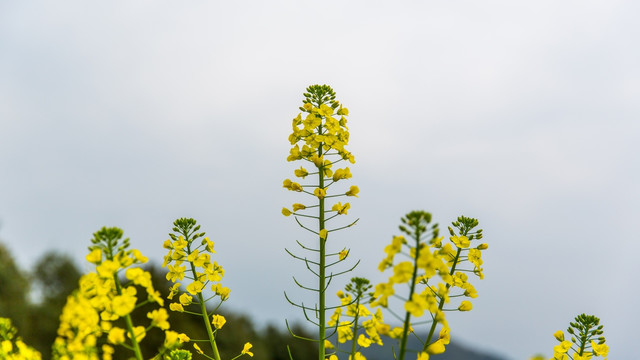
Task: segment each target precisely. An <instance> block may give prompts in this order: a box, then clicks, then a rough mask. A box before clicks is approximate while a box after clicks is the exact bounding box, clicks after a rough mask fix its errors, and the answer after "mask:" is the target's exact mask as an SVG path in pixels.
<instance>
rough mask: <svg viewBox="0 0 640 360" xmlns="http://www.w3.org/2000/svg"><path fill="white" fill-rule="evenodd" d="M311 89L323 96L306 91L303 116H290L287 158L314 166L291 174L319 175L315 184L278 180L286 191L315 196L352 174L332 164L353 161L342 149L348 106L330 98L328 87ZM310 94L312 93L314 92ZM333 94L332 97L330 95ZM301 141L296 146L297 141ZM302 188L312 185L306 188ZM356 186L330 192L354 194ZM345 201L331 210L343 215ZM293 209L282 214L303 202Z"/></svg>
mask: <svg viewBox="0 0 640 360" xmlns="http://www.w3.org/2000/svg"><path fill="white" fill-rule="evenodd" d="M311 88H313V90H314V91H316V92H318V93H320V94H326V95H325V96H324V97H323V96H319V99H316V102H315V103H314V99H313V97H312V96H311V95H310V94H305V95H308V97H307V99H305V100H304V106H302V107H301V108H300V110H302V111H303V112H304V113H306V116H305V117H304V118H303V117H302V113H300V114H298V116H296V117H295V118H294V119H293V122H292V128H293V132H292V133H291V135H289V142H290V143H291V145H293V147H292V148H291V150H290V151H289V156H288V157H287V161H296V160H304V161H306V162H308V163H309V165H311V166H313V167H315V170H314V171H312V172H310V171H309V170H307V169H305V168H304V167H303V166H301V167H300V168H299V169H296V170H295V171H294V175H295V176H296V177H298V178H301V179H304V178H306V177H307V176H309V175H318V176H319V178H321V181H320V183H319V184H314V185H301V184H300V183H298V182H295V181H292V180H291V179H286V180H284V182H283V183H282V186H283V187H284V188H285V189H288V190H290V191H297V192H305V193H307V194H310V195H313V196H315V197H316V198H318V199H325V198H327V197H328V195H327V189H328V188H329V186H331V185H332V184H333V183H336V182H338V181H340V180H347V179H350V178H351V177H352V175H351V170H350V169H349V167H344V168H338V169H335V170H334V169H333V166H334V165H335V164H336V163H338V162H340V161H343V160H346V161H349V162H350V163H352V164H353V163H355V159H354V157H353V155H352V154H351V153H350V152H349V151H347V150H346V146H347V144H348V142H349V130H348V128H347V118H346V116H347V115H349V110H347V108H344V107H342V105H341V104H340V103H339V102H338V101H336V100H335V99H334V97H335V95H331V94H332V90H331V89H330V88H329V87H326V88H324V87H322V86H317V85H316V86H313V87H311ZM314 95H316V93H315V92H314ZM332 96H333V97H332ZM298 143H302V144H301V145H302V146H300V144H298ZM305 188H313V189H312V190H310V191H307V190H305ZM359 191H360V190H359V189H358V187H357V186H351V187H350V188H349V190H347V191H346V192H343V193H342V194H339V195H333V196H343V195H346V196H356V197H357V196H358V193H359ZM350 206H351V205H350V204H349V203H345V204H342V203H340V202H338V203H336V204H333V205H332V207H331V211H332V212H335V215H346V214H347V210H348V209H349V208H350ZM292 208H293V209H289V208H283V209H282V214H283V215H285V216H290V215H291V214H296V213H298V212H299V211H300V210H304V209H306V208H307V206H305V205H303V204H298V203H296V204H293V205H292Z"/></svg>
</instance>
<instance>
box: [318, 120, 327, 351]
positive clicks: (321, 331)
mask: <svg viewBox="0 0 640 360" xmlns="http://www.w3.org/2000/svg"><path fill="white" fill-rule="evenodd" d="M318 133H322V125H320V126H319V127H318ZM318 156H322V143H321V144H320V146H319V147H318ZM318 169H319V171H318V187H319V188H320V189H323V188H324V165H320V166H319V167H318ZM318 200H319V204H318V213H319V217H318V233H319V232H320V231H322V230H323V229H324V222H325V220H324V198H322V199H318ZM319 239H320V265H319V269H318V270H319V273H320V276H319V277H318V278H319V279H318V303H319V304H320V308H319V311H320V314H319V319H318V321H319V324H320V326H319V327H318V340H319V341H318V360H324V356H325V348H324V339H325V336H326V333H325V330H326V313H325V312H326V304H325V287H326V285H325V282H326V275H325V256H326V249H325V245H326V239H322V238H319Z"/></svg>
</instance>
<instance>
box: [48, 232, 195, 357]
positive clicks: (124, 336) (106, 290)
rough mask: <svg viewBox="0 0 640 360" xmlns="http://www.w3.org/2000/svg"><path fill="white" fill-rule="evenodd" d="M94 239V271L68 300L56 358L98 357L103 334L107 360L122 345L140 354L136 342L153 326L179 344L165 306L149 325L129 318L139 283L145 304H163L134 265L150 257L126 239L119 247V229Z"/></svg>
mask: <svg viewBox="0 0 640 360" xmlns="http://www.w3.org/2000/svg"><path fill="white" fill-rule="evenodd" d="M94 236H95V238H94V240H92V242H93V243H94V244H95V245H94V246H92V247H91V248H90V253H89V254H88V255H87V256H86V259H87V261H89V262H90V263H92V264H94V265H95V266H96V268H95V271H94V272H90V273H88V274H86V275H83V276H82V277H81V278H80V281H79V289H78V290H77V291H76V292H74V293H73V294H72V295H71V296H69V298H68V299H67V303H66V305H65V306H64V308H63V312H62V315H61V317H60V327H59V328H58V338H57V339H56V342H55V345H54V354H55V358H58V359H63V360H66V359H77V358H80V359H82V358H86V359H97V358H98V355H97V352H98V351H97V349H96V344H97V343H98V342H99V341H98V339H99V338H101V337H102V336H106V344H105V345H103V346H102V351H101V353H102V358H103V359H105V360H109V359H111V354H113V352H114V351H113V347H112V345H123V346H125V347H127V348H130V349H133V350H134V352H136V355H139V354H138V352H139V351H140V350H139V347H138V345H137V344H138V343H139V342H140V341H141V340H142V339H143V338H144V337H145V336H146V333H147V331H148V330H149V329H151V328H153V327H157V328H159V329H161V330H164V331H165V334H166V336H167V344H168V345H170V346H171V347H176V345H177V343H180V341H174V340H171V339H170V338H171V336H172V332H168V331H167V330H168V329H169V327H170V325H169V322H168V318H169V315H168V313H167V311H166V310H165V309H164V308H159V309H156V310H152V311H150V312H148V313H147V317H148V318H149V319H150V325H149V326H148V327H144V326H134V325H133V324H132V323H131V317H130V314H131V312H132V311H133V310H134V309H135V308H136V306H137V305H138V304H139V301H138V294H137V290H136V287H135V285H137V286H140V287H142V288H143V289H145V292H146V293H147V299H145V300H143V301H144V302H150V303H157V304H158V305H160V306H163V305H164V300H163V299H162V297H161V295H160V293H159V292H158V291H156V290H155V289H154V288H153V284H152V282H151V274H150V273H149V272H147V271H145V270H143V269H141V268H140V267H136V266H133V265H137V264H143V263H146V262H147V261H148V259H147V258H146V257H145V256H143V255H142V254H141V253H140V251H139V250H136V249H134V250H127V247H128V239H126V240H125V241H124V243H123V244H120V243H119V240H120V237H121V236H122V230H120V229H117V228H103V229H102V230H100V231H99V232H97V233H96V234H94ZM123 273H124V276H125V278H126V279H127V282H126V283H121V279H120V277H119V276H120V275H122V274H123ZM120 318H125V320H126V323H127V328H126V329H125V328H120V327H118V326H115V325H114V322H115V321H117V320H118V319H120ZM182 340H184V337H182Z"/></svg>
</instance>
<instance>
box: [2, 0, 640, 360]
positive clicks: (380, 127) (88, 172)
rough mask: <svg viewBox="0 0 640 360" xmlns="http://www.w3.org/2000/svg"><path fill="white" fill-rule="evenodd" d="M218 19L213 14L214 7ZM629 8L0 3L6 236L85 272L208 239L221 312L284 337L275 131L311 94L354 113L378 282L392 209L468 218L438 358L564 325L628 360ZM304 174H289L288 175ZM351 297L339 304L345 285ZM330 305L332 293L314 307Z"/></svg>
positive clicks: (537, 340)
mask: <svg viewBox="0 0 640 360" xmlns="http://www.w3.org/2000/svg"><path fill="white" fill-rule="evenodd" d="M222 4H223V5H222ZM638 14H640V3H638V2H634V1H616V0H607V1H593V0H580V1H558V0H553V1H550V0H543V1H528V2H524V1H506V0H505V1H427V0H424V1H344V0H343V1H322V2H311V1H293V0H291V1H268V2H266V1H265V2H259V1H233V2H229V1H226V2H215V1H208V2H203V1H193V2H175V1H171V2H170V1H110V2H93V1H91V2H88V1H62V2H59V1H58V2H48V1H0V220H1V227H0V238H1V239H2V241H4V242H6V243H7V244H8V246H9V248H10V250H11V251H12V253H13V255H14V256H15V257H16V259H17V261H18V262H19V263H20V265H21V266H22V267H23V268H25V269H26V268H28V267H29V266H31V265H32V264H33V263H34V261H35V260H36V259H37V258H38V257H39V256H40V255H42V254H43V253H44V252H46V251H47V250H51V249H57V250H60V251H64V252H68V253H70V254H72V255H73V256H74V258H75V259H76V260H77V261H78V264H82V267H83V269H88V266H87V265H85V262H84V255H85V254H86V247H87V246H88V245H89V239H90V238H91V234H92V233H93V232H95V231H96V230H98V229H99V228H100V227H102V226H104V225H107V226H118V227H121V228H123V229H124V231H125V234H126V236H128V237H130V238H131V241H132V244H133V246H134V247H137V248H139V249H140V250H141V251H142V252H143V253H144V254H146V255H147V256H149V257H150V258H151V259H153V260H154V261H156V262H160V261H161V259H162V256H163V255H164V249H162V242H163V241H164V240H165V239H166V238H167V233H168V232H169V231H170V229H171V223H172V221H173V220H174V219H176V218H178V217H193V218H195V219H197V220H198V221H199V222H200V223H201V224H202V225H203V228H204V229H205V231H207V232H208V234H209V235H210V236H211V238H212V239H213V240H214V241H215V242H216V249H217V250H218V256H217V258H216V260H217V261H218V262H219V263H220V264H222V265H223V266H224V267H225V268H226V269H227V276H226V278H225V283H226V285H227V286H229V287H230V288H231V289H232V294H231V299H230V301H229V302H227V304H226V305H225V306H227V307H228V308H229V309H234V310H239V311H244V312H246V313H248V314H250V315H251V316H252V317H253V318H254V319H255V321H256V322H257V323H259V324H262V323H264V322H266V321H273V322H275V323H277V324H280V325H282V324H283V319H284V318H288V319H290V320H295V319H299V318H301V314H300V313H298V312H297V311H296V310H295V309H294V308H292V307H291V306H289V305H288V304H287V303H286V302H285V300H284V298H283V291H285V290H287V291H289V292H291V293H292V294H294V295H296V296H298V295H299V296H303V295H302V294H299V293H298V292H296V290H295V285H294V283H293V281H292V280H291V275H292V274H293V273H294V272H295V273H302V272H303V271H304V265H303V264H301V263H298V262H295V261H293V260H291V259H290V258H289V257H288V255H287V254H286V253H285V252H284V250H283V249H284V247H288V248H295V246H296V245H295V240H296V239H300V240H303V239H305V238H306V237H307V236H308V235H307V234H306V233H305V232H304V231H303V230H301V229H300V228H299V227H297V225H296V224H295V222H294V221H293V219H292V218H285V217H283V216H282V215H281V214H280V209H281V208H282V207H283V206H287V205H290V204H291V203H292V202H299V201H302V200H303V199H302V198H301V197H300V196H298V195H295V194H291V193H288V192H287V191H286V190H284V189H282V180H283V179H285V178H288V177H292V176H293V175H292V173H293V170H294V168H295V167H296V164H294V163H287V162H286V161H285V159H286V157H287V154H288V150H289V147H290V145H289V143H288V141H287V137H288V135H289V133H290V129H291V128H290V127H291V119H292V118H293V117H295V116H296V115H297V114H298V112H299V111H298V106H300V104H301V100H302V93H303V91H304V89H305V88H306V87H307V86H308V85H311V84H316V83H317V84H329V85H331V86H332V87H333V88H334V89H335V91H336V92H337V95H338V99H339V100H340V101H341V102H342V103H344V104H345V106H346V107H348V108H349V110H350V120H349V125H350V131H351V142H350V146H349V148H350V149H351V151H352V152H353V154H354V155H355V157H356V164H355V165H353V166H351V172H352V173H353V178H352V179H351V182H352V183H353V184H355V185H358V186H359V187H360V190H361V195H360V198H359V199H356V200H355V201H353V202H352V210H351V211H350V212H349V216H350V218H351V219H356V218H360V221H359V222H358V224H357V226H356V227H354V228H352V229H349V230H346V231H343V232H341V233H340V234H339V235H338V236H335V237H334V241H335V243H334V244H336V245H335V246H336V247H338V248H342V247H343V246H345V245H346V246H349V247H351V248H352V252H351V257H352V260H354V261H355V259H358V258H360V259H362V263H361V265H360V266H359V267H358V269H357V270H356V272H355V273H354V275H360V276H367V277H370V278H371V279H373V280H376V281H380V280H382V279H383V277H382V276H381V275H380V274H379V273H378V272H377V270H376V268H377V264H378V262H379V261H380V260H381V259H382V258H383V256H384V253H383V248H384V246H385V245H386V244H387V243H389V242H390V240H391V237H392V235H394V234H397V233H398V231H397V225H398V223H399V219H400V217H401V216H402V215H404V214H405V213H407V212H409V211H411V210H415V209H424V210H427V211H430V212H432V213H433V215H434V218H435V219H436V220H437V221H438V222H440V223H441V224H442V226H443V227H445V226H446V225H447V224H448V223H450V222H451V221H452V220H454V219H455V218H456V217H457V216H458V215H461V214H464V215H467V216H472V217H476V218H478V219H479V220H480V226H481V227H482V228H483V229H484V231H485V240H486V242H487V243H489V245H490V248H489V250H488V251H486V252H485V254H484V255H483V256H484V261H485V275H486V277H485V279H484V280H483V281H475V283H474V284H475V286H476V288H477V290H478V292H479V297H478V298H477V299H475V300H474V309H473V311H471V312H470V313H450V316H449V322H450V324H451V327H452V338H453V339H454V340H458V341H462V342H463V343H465V344H468V345H473V346H476V347H477V348H480V349H484V350H490V351H495V352H497V353H499V354H503V355H505V356H507V357H508V358H510V359H512V360H517V359H527V358H528V356H530V355H532V354H534V353H538V352H541V353H543V354H545V355H546V356H551V355H552V347H553V346H554V345H556V340H555V339H554V338H553V336H552V334H553V333H554V332H555V331H556V330H558V329H565V328H566V327H567V325H568V322H569V321H570V320H572V318H573V317H574V316H575V315H577V314H579V313H582V312H585V313H588V314H595V315H597V316H599V317H600V318H601V319H602V324H604V326H605V327H604V329H605V335H606V336H607V339H608V344H609V346H610V348H611V351H610V355H611V356H610V358H612V359H629V358H631V357H632V354H636V353H637V351H636V350H637V349H636V343H637V339H636V336H635V332H636V327H635V325H637V323H638V320H640V310H638V307H637V303H638V300H637V299H638V298H640V288H639V287H638V286H637V285H636V284H637V282H638V279H637V276H638V275H636V274H635V272H637V267H638V264H639V261H638V255H637V254H638V252H639V251H640V241H639V239H638V235H637V233H636V231H635V230H634V229H635V226H637V225H638V219H640V205H639V203H640V165H639V164H640V161H639V160H638V154H639V153H640V145H638V143H639V140H640V125H639V124H640V121H639V116H640V105H639V102H638V98H639V96H640V67H639V66H638V64H640V50H639V48H638V41H639V38H640V24H639V23H638V21H637V18H638ZM298 166H299V165H298ZM346 281H347V278H345V279H343V281H342V282H337V283H340V285H344V283H345V282H346ZM335 290H337V288H335V289H332V292H333V291H335Z"/></svg>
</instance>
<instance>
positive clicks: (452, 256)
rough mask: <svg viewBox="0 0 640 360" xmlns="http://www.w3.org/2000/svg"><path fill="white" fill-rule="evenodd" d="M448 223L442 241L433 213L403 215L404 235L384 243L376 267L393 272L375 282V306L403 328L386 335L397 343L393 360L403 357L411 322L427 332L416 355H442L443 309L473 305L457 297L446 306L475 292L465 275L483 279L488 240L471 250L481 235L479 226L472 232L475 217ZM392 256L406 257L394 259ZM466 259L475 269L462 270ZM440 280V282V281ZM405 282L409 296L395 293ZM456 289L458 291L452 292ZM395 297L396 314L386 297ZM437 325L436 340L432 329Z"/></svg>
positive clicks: (445, 333) (445, 334) (444, 341)
mask: <svg viewBox="0 0 640 360" xmlns="http://www.w3.org/2000/svg"><path fill="white" fill-rule="evenodd" d="M452 225H453V228H455V229H456V230H455V231H454V229H453V228H451V227H449V233H450V234H451V237H450V241H451V242H450V243H446V244H443V240H444V238H443V237H441V236H439V228H438V224H431V214H430V213H427V212H424V211H412V212H410V213H408V214H407V215H405V216H404V217H403V218H402V225H400V227H399V228H400V231H402V232H403V233H404V234H405V235H406V236H407V238H405V236H403V235H400V236H394V237H393V240H392V242H391V244H390V245H388V246H387V247H385V249H384V251H385V253H386V254H387V256H386V257H385V259H383V260H382V262H381V263H380V265H379V267H378V269H379V270H380V271H385V270H386V269H389V268H393V275H392V276H390V277H389V280H388V282H386V283H380V284H378V285H376V287H375V291H374V298H375V300H374V302H373V303H372V305H373V306H380V307H383V308H386V309H387V310H388V311H389V312H390V313H391V314H392V315H393V316H394V317H396V319H397V320H399V321H401V322H402V327H396V328H393V329H391V330H390V331H389V333H388V335H389V336H390V337H392V338H396V339H398V341H399V349H398V354H397V356H395V355H396V354H394V356H395V358H396V359H399V360H403V359H404V358H405V355H406V354H407V351H408V349H407V340H408V337H409V335H410V334H411V333H414V328H413V326H418V325H422V324H427V326H428V335H427V338H426V339H424V340H423V348H422V349H421V350H419V353H418V359H419V360H426V359H428V358H429V355H430V354H440V353H443V352H444V351H445V345H447V344H449V340H450V328H449V325H448V323H447V321H446V318H445V311H470V310H471V308H472V304H471V302H470V301H468V300H463V301H461V302H460V303H459V304H458V306H457V307H454V308H448V307H447V308H445V307H444V306H445V304H448V303H449V302H450V300H451V298H458V297H469V298H475V297H476V296H477V293H476V291H475V288H474V287H473V285H471V284H470V283H469V282H468V276H467V273H474V274H476V275H477V276H479V277H480V278H481V279H482V278H483V276H484V275H483V274H482V267H481V265H482V259H481V255H480V251H481V250H484V249H487V248H488V246H487V244H479V245H478V246H476V247H475V248H471V241H472V240H479V239H481V238H482V230H477V231H476V230H474V228H475V227H476V226H477V225H478V221H477V220H476V219H472V218H468V217H464V216H460V217H459V218H458V220H457V221H455V222H453V223H452ZM396 255H401V256H403V257H405V258H406V259H407V260H405V261H400V262H397V261H396ZM465 262H470V263H472V264H473V265H474V268H473V269H464V268H462V267H461V264H463V263H465ZM438 279H439V280H440V281H438ZM399 284H406V285H408V294H407V295H403V294H396V292H395V286H396V285H399ZM452 287H457V288H459V289H460V292H459V293H457V294H453V293H451V288H452ZM391 297H393V298H397V299H400V301H401V302H402V304H403V310H404V312H403V313H402V314H399V313H398V312H394V311H393V310H392V309H391V308H390V307H389V298H391ZM425 313H427V314H429V317H430V319H427V320H426V321H419V322H414V323H412V322H411V319H412V318H420V317H422V316H424V315H425ZM438 324H440V325H441V329H440V332H439V335H438V337H437V339H436V337H435V330H436V327H437V326H438Z"/></svg>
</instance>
